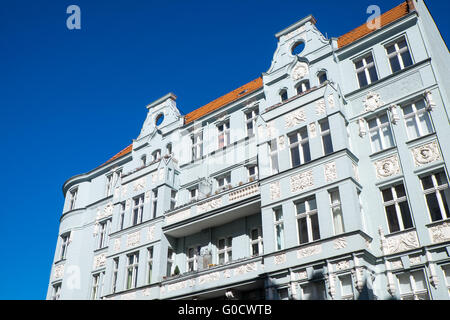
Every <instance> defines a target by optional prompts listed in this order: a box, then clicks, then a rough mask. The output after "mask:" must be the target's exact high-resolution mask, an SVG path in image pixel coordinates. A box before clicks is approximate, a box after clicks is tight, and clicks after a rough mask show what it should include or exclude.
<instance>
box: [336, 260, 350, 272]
mask: <svg viewBox="0 0 450 320" xmlns="http://www.w3.org/2000/svg"><path fill="white" fill-rule="evenodd" d="M347 269H350V260H342V261H339V262H336V271H342V270H347Z"/></svg>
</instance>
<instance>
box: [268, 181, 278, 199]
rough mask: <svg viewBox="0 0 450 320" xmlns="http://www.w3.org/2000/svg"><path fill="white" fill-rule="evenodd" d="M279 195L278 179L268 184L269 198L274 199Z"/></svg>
mask: <svg viewBox="0 0 450 320" xmlns="http://www.w3.org/2000/svg"><path fill="white" fill-rule="evenodd" d="M280 197H281V188H280V181H275V182H272V183H271V184H270V199H271V200H275V199H278V198H280Z"/></svg>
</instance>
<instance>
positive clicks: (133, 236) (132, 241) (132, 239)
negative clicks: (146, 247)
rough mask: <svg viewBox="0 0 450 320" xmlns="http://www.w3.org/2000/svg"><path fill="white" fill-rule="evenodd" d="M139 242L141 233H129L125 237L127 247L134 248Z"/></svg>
mask: <svg viewBox="0 0 450 320" xmlns="http://www.w3.org/2000/svg"><path fill="white" fill-rule="evenodd" d="M140 242H141V231H136V232H133V233H130V234H129V235H128V236H127V247H135V246H137V245H139V243H140Z"/></svg>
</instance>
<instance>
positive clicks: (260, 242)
mask: <svg viewBox="0 0 450 320" xmlns="http://www.w3.org/2000/svg"><path fill="white" fill-rule="evenodd" d="M255 230H256V232H257V233H258V237H257V238H256V239H253V231H255ZM261 231H262V230H261V227H258V228H252V229H251V230H250V255H251V256H252V257H253V256H260V255H262V254H263V238H262V232H261ZM254 245H257V248H258V253H257V254H254V253H253V246H254Z"/></svg>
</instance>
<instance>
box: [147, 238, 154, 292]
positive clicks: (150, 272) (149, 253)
mask: <svg viewBox="0 0 450 320" xmlns="http://www.w3.org/2000/svg"><path fill="white" fill-rule="evenodd" d="M153 254H154V250H153V246H151V247H148V248H147V284H151V283H152V276H153Z"/></svg>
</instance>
